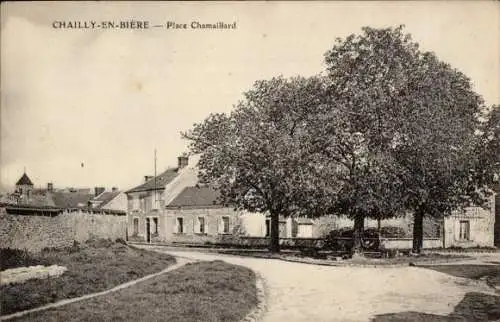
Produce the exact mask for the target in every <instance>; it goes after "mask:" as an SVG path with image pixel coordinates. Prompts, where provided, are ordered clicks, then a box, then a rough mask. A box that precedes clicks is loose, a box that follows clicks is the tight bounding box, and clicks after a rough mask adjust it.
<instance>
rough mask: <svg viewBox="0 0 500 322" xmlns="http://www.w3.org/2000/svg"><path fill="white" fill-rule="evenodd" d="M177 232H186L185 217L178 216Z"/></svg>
mask: <svg viewBox="0 0 500 322" xmlns="http://www.w3.org/2000/svg"><path fill="white" fill-rule="evenodd" d="M176 228H177V229H176V232H177V233H178V234H182V233H184V218H182V217H177V221H176Z"/></svg>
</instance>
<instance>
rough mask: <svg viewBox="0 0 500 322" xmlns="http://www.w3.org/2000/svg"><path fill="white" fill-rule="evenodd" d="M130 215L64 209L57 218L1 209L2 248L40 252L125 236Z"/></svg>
mask: <svg viewBox="0 0 500 322" xmlns="http://www.w3.org/2000/svg"><path fill="white" fill-rule="evenodd" d="M126 220H127V216H118V215H110V214H90V213H86V212H82V211H73V212H64V213H62V214H59V215H56V216H54V217H49V216H35V215H12V214H7V213H6V212H5V209H4V208H0V247H2V248H7V247H10V248H17V249H27V250H29V251H39V250H41V249H43V248H45V247H66V246H71V245H72V244H73V241H75V240H76V241H78V242H83V241H86V240H88V239H90V238H93V237H96V238H111V239H113V240H114V239H116V238H123V239H125V237H126V229H127V226H126Z"/></svg>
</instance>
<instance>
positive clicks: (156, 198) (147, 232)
mask: <svg viewBox="0 0 500 322" xmlns="http://www.w3.org/2000/svg"><path fill="white" fill-rule="evenodd" d="M196 164H197V160H196V157H194V158H193V163H192V164H189V158H188V157H184V156H180V157H178V166H177V167H176V168H169V169H167V170H165V171H164V172H162V173H160V174H159V175H157V176H156V177H155V176H144V182H143V183H142V184H140V185H138V186H136V187H134V188H132V189H130V190H127V191H126V192H125V194H126V196H127V213H128V239H129V240H131V241H145V242H158V241H164V240H165V239H164V235H165V232H166V231H167V229H168V228H167V222H166V219H165V206H166V205H168V204H169V203H170V202H171V201H172V200H173V199H174V198H175V197H176V196H177V195H178V194H179V193H180V192H182V190H183V189H184V188H185V187H190V186H194V185H196V183H197V182H198V170H197V168H196V167H195V166H194V165H196Z"/></svg>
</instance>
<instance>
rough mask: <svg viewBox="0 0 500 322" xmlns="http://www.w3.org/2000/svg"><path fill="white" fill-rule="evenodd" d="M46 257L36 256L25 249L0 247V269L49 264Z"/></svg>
mask: <svg viewBox="0 0 500 322" xmlns="http://www.w3.org/2000/svg"><path fill="white" fill-rule="evenodd" d="M50 264H52V263H50V262H49V261H48V260H47V259H45V258H43V257H36V256H35V255H33V254H31V253H29V252H28V251H27V250H20V249H14V248H0V270H2V271H3V270H5V269H9V268H16V267H26V266H35V265H50Z"/></svg>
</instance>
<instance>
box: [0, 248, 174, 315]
mask: <svg viewBox="0 0 500 322" xmlns="http://www.w3.org/2000/svg"><path fill="white" fill-rule="evenodd" d="M22 256H26V254H24V255H22ZM29 256H30V259H29V260H28V262H30V263H43V264H44V265H51V264H57V265H60V266H65V267H66V268H67V269H68V270H67V271H66V272H65V273H64V274H63V275H62V276H60V277H57V278H46V279H32V280H28V281H26V282H24V283H20V284H8V285H2V286H0V294H2V296H1V308H2V315H6V314H10V313H14V312H18V311H23V310H27V309H31V308H34V307H38V306H41V305H44V304H47V303H51V302H56V301H58V300H62V299H66V298H72V297H78V296H82V295H85V294H90V293H95V292H100V291H104V290H106V289H109V288H112V287H114V286H116V285H119V284H121V283H124V282H127V281H130V280H133V279H137V278H140V277H143V276H146V275H148V274H152V273H155V272H158V271H160V270H162V269H164V268H166V267H167V266H169V265H172V264H174V263H175V259H174V258H173V257H172V256H170V255H167V254H161V253H156V252H150V251H146V250H142V249H136V248H132V247H129V246H127V245H125V244H122V243H116V242H113V241H111V240H93V241H89V242H86V243H84V244H81V245H80V244H77V243H75V244H74V245H73V246H72V247H68V248H65V249H44V250H43V251H42V252H40V253H37V254H30V255H29ZM12 262H16V261H15V260H13V261H12Z"/></svg>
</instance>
